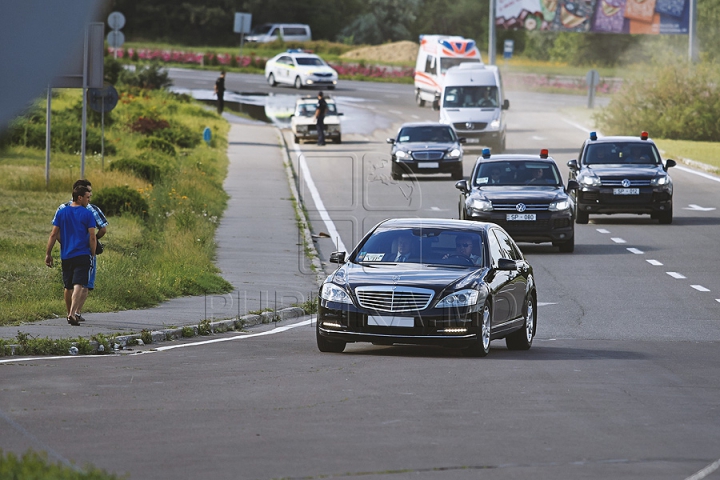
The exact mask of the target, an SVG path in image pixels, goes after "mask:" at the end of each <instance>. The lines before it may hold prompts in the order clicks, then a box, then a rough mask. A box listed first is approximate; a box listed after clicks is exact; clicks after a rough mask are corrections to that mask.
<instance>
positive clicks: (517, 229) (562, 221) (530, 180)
mask: <svg viewBox="0 0 720 480" xmlns="http://www.w3.org/2000/svg"><path fill="white" fill-rule="evenodd" d="M455 188H457V189H458V190H460V202H459V205H458V213H459V216H460V219H461V220H477V221H481V222H493V223H496V224H498V225H500V226H501V227H503V228H504V229H505V230H506V231H507V232H508V233H509V234H510V235H511V236H512V237H513V239H514V240H515V241H516V242H532V243H542V242H552V244H553V245H555V246H557V247H559V248H560V251H561V252H564V253H572V252H573V251H574V250H575V221H574V215H575V208H574V203H573V199H572V197H571V195H570V194H569V193H570V192H572V191H573V190H576V189H577V188H578V185H577V182H575V181H574V180H570V181H568V185H567V187H565V186H564V185H563V181H562V177H561V175H560V171H559V170H558V167H557V165H556V164H555V161H554V160H553V159H552V157H550V156H549V155H548V151H547V150H546V149H543V150H541V151H540V155H490V150H489V149H485V150H483V154H482V156H481V157H478V159H477V162H476V163H475V168H473V173H472V176H471V177H470V180H469V181H468V180H461V181H459V182H458V183H456V184H455Z"/></svg>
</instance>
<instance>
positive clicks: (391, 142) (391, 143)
mask: <svg viewBox="0 0 720 480" xmlns="http://www.w3.org/2000/svg"><path fill="white" fill-rule="evenodd" d="M387 143H389V144H390V145H395V139H394V138H388V139H387Z"/></svg>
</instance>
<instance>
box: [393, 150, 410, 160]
mask: <svg viewBox="0 0 720 480" xmlns="http://www.w3.org/2000/svg"><path fill="white" fill-rule="evenodd" d="M395 158H410V154H409V153H408V152H405V151H403V150H398V151H397V152H395Z"/></svg>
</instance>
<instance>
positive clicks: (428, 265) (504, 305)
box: [316, 218, 537, 357]
mask: <svg viewBox="0 0 720 480" xmlns="http://www.w3.org/2000/svg"><path fill="white" fill-rule="evenodd" d="M330 261H331V262H335V263H339V264H340V267H339V268H338V269H337V270H335V272H333V273H332V274H331V275H330V276H328V277H327V279H326V280H325V282H324V283H323V285H322V286H321V287H320V304H319V309H318V316H317V323H316V325H317V327H316V337H317V345H318V348H319V349H320V351H321V352H342V351H343V350H344V349H345V345H346V344H347V343H351V342H371V343H373V344H376V345H377V344H379V345H393V344H411V345H439V346H445V347H455V348H461V349H463V353H465V354H467V355H470V356H480V357H484V356H485V355H487V354H488V353H489V351H490V341H491V340H495V339H500V338H504V339H505V342H506V344H507V347H508V348H509V349H511V350H527V349H529V348H530V347H531V346H532V341H533V337H534V336H535V332H536V328H537V313H536V312H537V292H536V289H535V277H534V275H533V269H532V267H531V266H530V264H529V263H528V262H527V261H526V260H525V258H524V257H523V254H522V252H521V251H520V249H519V248H518V247H517V245H516V244H515V242H514V241H513V240H512V238H510V236H509V235H508V234H507V233H506V232H505V231H504V230H503V229H502V228H501V227H499V226H497V225H495V224H492V223H481V222H469V221H463V220H445V219H418V218H400V219H391V220H385V221H383V222H381V223H379V224H378V225H376V226H375V227H374V228H373V229H372V230H371V231H370V232H369V233H367V234H366V235H365V238H363V239H362V240H361V241H360V243H359V244H358V245H357V246H356V247H355V249H354V250H353V251H352V252H351V253H350V254H349V255H348V256H347V258H346V252H334V253H333V254H332V255H331V257H330Z"/></svg>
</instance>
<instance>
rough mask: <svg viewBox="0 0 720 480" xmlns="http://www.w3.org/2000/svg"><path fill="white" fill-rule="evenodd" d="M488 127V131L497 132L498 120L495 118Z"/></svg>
mask: <svg viewBox="0 0 720 480" xmlns="http://www.w3.org/2000/svg"><path fill="white" fill-rule="evenodd" d="M489 127H490V130H497V129H498V128H500V119H497V118H496V119H495V120H493V121H492V122H490V125H489Z"/></svg>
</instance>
